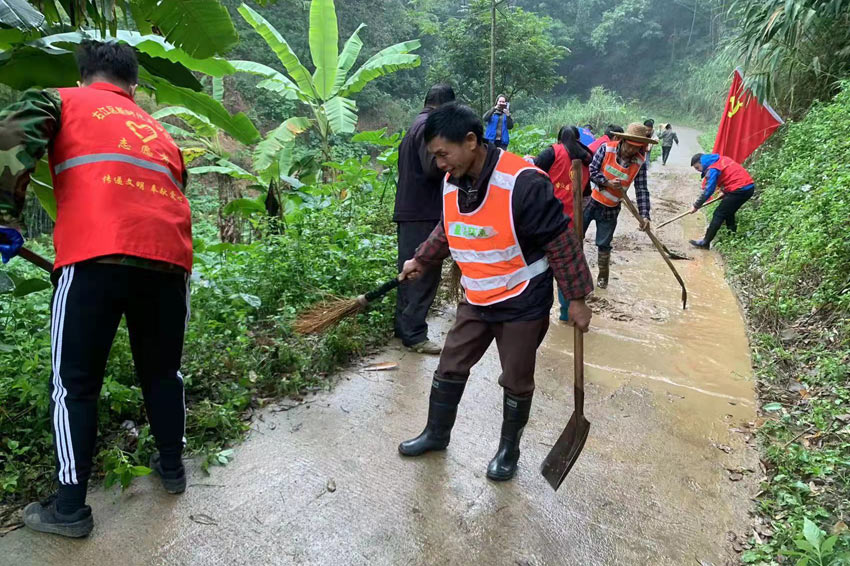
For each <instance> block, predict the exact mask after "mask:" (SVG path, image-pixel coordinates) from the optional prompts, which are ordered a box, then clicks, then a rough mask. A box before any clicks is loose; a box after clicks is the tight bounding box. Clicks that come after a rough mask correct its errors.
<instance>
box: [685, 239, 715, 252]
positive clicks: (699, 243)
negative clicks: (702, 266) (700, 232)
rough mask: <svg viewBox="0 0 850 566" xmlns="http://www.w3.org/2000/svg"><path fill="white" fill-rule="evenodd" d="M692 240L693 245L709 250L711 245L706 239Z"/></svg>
mask: <svg viewBox="0 0 850 566" xmlns="http://www.w3.org/2000/svg"><path fill="white" fill-rule="evenodd" d="M690 242H691V245H692V246H693V247H695V248H700V249H702V250H707V249H709V248H710V247H711V245H710V244H708V243H706V242H705V240H690Z"/></svg>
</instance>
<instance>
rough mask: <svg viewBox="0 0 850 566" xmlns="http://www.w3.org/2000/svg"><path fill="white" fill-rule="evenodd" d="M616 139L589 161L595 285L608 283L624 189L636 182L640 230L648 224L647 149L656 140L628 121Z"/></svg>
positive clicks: (589, 216)
mask: <svg viewBox="0 0 850 566" xmlns="http://www.w3.org/2000/svg"><path fill="white" fill-rule="evenodd" d="M614 136H615V141H610V142H608V143H606V144H602V145H601V146H599V149H597V150H596V153H595V154H594V155H593V161H592V162H591V163H590V182H591V184H592V187H593V191H592V193H591V200H590V202H589V203H588V204H587V206H585V207H584V231H585V232H587V229H588V227H589V226H590V223H591V222H593V221H595V222H596V247H597V250H598V255H597V258H598V264H599V278H598V279H597V281H596V286H597V287H599V288H600V289H604V288H606V287H607V286H608V275H609V271H610V268H609V266H610V263H611V242H612V241H613V240H614V231H615V230H616V229H617V217H618V216H619V214H620V206H621V205H620V201H621V200H622V197H623V192H624V191H626V190H628V188H629V187H630V186H631V185H632V183H634V185H635V197H636V199H637V207H638V211H639V212H640V215H641V217H642V221H641V224H640V229H641V230H646V228H647V227H648V226H649V210H650V204H649V190H648V189H647V186H646V167H643V165H644V163H645V162H646V153H645V151H646V148H647V146H649V145H650V144H653V143H656V142H655V141H654V140H652V139H650V138H649V128H647V127H646V126H644V125H643V124H638V123H633V124H629V127H628V128H626V131H625V132H623V133H617V134H614Z"/></svg>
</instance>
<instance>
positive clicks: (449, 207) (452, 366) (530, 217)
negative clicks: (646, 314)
mask: <svg viewBox="0 0 850 566" xmlns="http://www.w3.org/2000/svg"><path fill="white" fill-rule="evenodd" d="M483 131H484V128H483V125H482V123H481V120H479V118H478V117H477V116H476V115H475V112H473V110H472V109H471V108H469V107H468V106H465V105H462V104H457V103H450V104H446V105H443V106H441V107H439V108H437V109H435V110H433V111H432V112H431V113H430V114H429V116H428V119H427V121H426V123H425V134H424V135H425V142H426V144H427V146H428V151H429V152H430V153H431V154H433V155H434V157H435V159H436V162H437V166H438V167H439V168H440V169H441V170H443V171H445V172H446V176H445V178H444V180H443V218H442V221H441V222H440V224H438V225H437V226H436V228H434V231H433V232H432V233H431V235H430V236H429V238H428V239H427V240H426V241H425V242H424V243H423V244H422V245H421V246H419V248H418V249H417V250H416V254H415V255H414V257H413V258H412V259H410V260H408V261H407V262H405V264H404V267H403V269H402V272H401V273H400V275H399V277H400V278H402V279H409V278H416V277H418V276H420V275H421V274H422V273H423V272H424V271H425V270H426V269H427V266H428V265H433V264H436V263H438V262H440V261H441V260H442V259H443V258H445V257H447V256H448V255H449V254H451V256H452V258H453V259H454V261H455V262H456V263H457V264H458V266H460V270H461V273H462V277H461V285H462V286H463V290H464V299H463V300H462V301H461V302H460V303H459V304H458V307H457V317H456V320H455V324H454V326H453V327H452V329H451V330H450V331H449V334H448V336H447V337H446V342H445V345H444V347H443V352H442V354H441V356H440V362H439V365H438V366H437V370H436V372H435V373H434V377H433V381H432V385H431V394H430V401H429V408H428V420H427V424H426V425H425V429H424V430H423V431H422V433H421V434H420V435H419V436H417V437H415V438H413V439H410V440H406V441H404V442H402V443H401V444H400V445H399V447H398V449H399V452H400V453H401V454H402V455H404V456H419V455H421V454H424V453H426V452H429V451H432V450H444V449H445V448H446V447H447V446H448V444H449V440H450V436H451V431H452V427H453V426H454V423H455V418H456V416H457V407H458V403H460V400H461V397H462V395H463V391H464V388H465V387H466V382H467V379H468V378H469V372H470V369H471V368H472V367H473V366H474V365H475V364H476V363H478V361H479V360H480V359H481V357H482V356H483V355H484V353H485V352H486V351H487V348H489V346H490V344H491V343H492V342H493V340H495V341H496V345H497V347H498V349H499V358H500V360H501V364H502V374H501V376H500V377H499V384H500V385H501V386H502V387H503V388H504V402H503V421H502V431H501V438H500V441H499V448H498V450H497V452H496V455H495V456H494V457H493V459H492V460H491V461H490V464H489V466H488V467H487V477H488V478H490V479H491V480H495V481H504V480H509V479H511V478H512V477H513V476H514V475H515V474H516V470H517V462H518V461H519V456H520V450H519V444H520V438H521V436H522V431H523V429H524V427H525V425H526V423H527V422H528V419H529V413H530V411H531V402H532V397H533V394H534V367H535V358H536V353H537V348H538V346H539V345H540V343H541V342H542V341H543V338H544V336H545V335H546V331H547V330H548V327H549V311H550V310H551V308H552V300H553V294H552V277H553V275H554V277H555V279H556V280H557V281H558V286H559V288H560V289H561V291H562V292H563V294H564V297H565V298H567V299H569V300H570V306H569V317H570V319H571V320H572V321H573V322H574V324H575V325H576V326H577V327H578V328H579V329H581V330H582V331H587V329H588V326H589V324H590V318H591V312H590V308H589V307H588V306H587V305H586V304H585V297H586V296H587V295H588V294H589V293H590V292H591V291H592V290H593V283H592V280H591V275H590V270H589V269H588V266H587V262H586V261H585V259H584V254H583V252H582V249H581V243H580V242H579V241H578V238H577V237H576V235H575V234H574V233H573V231H572V230H570V229H569V220H568V219H567V217H566V216H564V214H563V206H562V204H561V203H560V201H558V199H557V198H556V197H555V194H554V191H553V188H552V183H551V182H550V180H549V178H548V177H547V175H546V174H545V173H544V172H543V171H541V170H540V169H538V168H536V167H534V166H533V165H530V164H529V163H527V162H526V161H525V160H523V158H522V157H520V156H518V155H514V154H512V153H508V152H506V151H503V150H500V149H499V148H497V147H495V146H494V145H492V144H484V143H482V139H483Z"/></svg>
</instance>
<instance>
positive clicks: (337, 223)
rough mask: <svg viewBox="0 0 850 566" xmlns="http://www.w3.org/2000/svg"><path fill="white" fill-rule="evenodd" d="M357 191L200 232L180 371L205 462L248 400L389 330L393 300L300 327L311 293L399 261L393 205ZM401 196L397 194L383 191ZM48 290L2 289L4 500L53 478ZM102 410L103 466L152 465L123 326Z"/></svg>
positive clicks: (345, 290) (40, 491)
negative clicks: (308, 332) (236, 226)
mask: <svg viewBox="0 0 850 566" xmlns="http://www.w3.org/2000/svg"><path fill="white" fill-rule="evenodd" d="M357 195H358V197H357V201H356V202H357V205H356V206H353V205H352V204H353V203H352V202H349V200H348V199H346V200H344V201H338V200H327V201H325V202H323V203H322V205H321V206H318V207H315V208H310V209H305V210H304V211H303V214H301V215H299V217H300V218H299V220H298V221H297V222H290V223H288V225H287V228H286V230H285V231H282V232H281V228H280V227H279V224H278V223H277V222H269V221H266V220H259V221H257V220H254V221H253V222H254V225H255V231H256V233H257V234H258V235H259V237H258V238H257V239H256V240H255V241H254V243H252V244H250V245H245V246H234V245H228V244H226V245H218V246H212V245H206V244H204V243H203V239H201V240H197V241H196V247H197V249H196V268H195V274H194V275H193V283H192V316H191V320H190V322H189V326H188V332H187V334H186V341H185V350H184V357H183V368H182V371H183V374H184V378H185V384H186V402H187V406H188V419H187V435H186V436H187V439H188V450H189V452H191V453H195V454H199V455H201V456H204V458H205V459H204V464H209V463H222V462H226V461H227V459H228V457H229V456H228V454H227V451H226V450H225V451H223V448H224V447H225V446H226V445H227V444H229V443H231V442H232V441H234V440H236V439H238V438H239V437H241V435H242V434H243V433H244V432H245V430H246V429H247V421H246V417H247V416H248V414H249V413H250V410H251V409H252V408H254V407H257V406H260V405H261V404H263V403H264V400H265V399H268V398H273V397H277V396H281V395H287V394H294V395H298V394H299V393H301V392H304V391H305V390H308V389H312V388H316V387H323V386H324V385H323V379H324V378H325V377H326V376H327V375H328V373H330V372H331V371H333V370H334V369H336V368H338V367H339V366H340V364H342V363H344V362H345V361H346V360H348V359H349V358H350V357H351V356H352V354H354V353H358V352H362V351H363V350H364V349H366V348H368V347H370V346H371V345H373V344H376V343H378V342H380V341H383V340H385V339H386V338H387V337H388V336H389V332H390V329H391V326H392V325H391V320H392V308H391V301H390V300H385V301H384V302H383V303H380V304H378V305H377V306H375V307H374V308H371V309H370V310H369V311H368V312H367V313H365V314H362V315H359V316H358V317H357V318H356V319H354V320H351V321H347V322H343V323H342V324H341V325H340V326H339V327H337V328H336V329H334V330H332V331H330V332H328V333H327V334H325V335H323V336H321V337H308V338H304V337H300V336H297V335H294V334H293V332H292V330H291V323H292V321H293V319H294V317H295V315H296V313H297V312H298V311H299V310H301V309H303V308H304V307H306V306H307V305H309V304H312V303H313V302H315V301H318V300H320V299H321V298H323V297H325V296H327V294H334V295H341V296H350V295H357V294H359V293H362V292H364V291H366V290H368V289H370V288H373V287H375V286H376V285H377V284H378V283H380V282H383V281H384V280H386V279H387V278H388V277H391V276H392V274H393V273H394V271H395V237H394V234H393V225H392V222H391V219H390V213H391V210H390V205H389V204H384V205H380V204H379V198H380V194H379V192H378V191H377V190H375V192H372V189H371V186H368V185H367V186H364V187H357ZM192 200H193V202H195V203H196V204H197V205H196V206H195V207H194V212H195V215H196V223H195V235H196V237H198V236H201V237H202V238H203V237H204V236H206V237H210V236H212V235H214V234H216V230H215V226H214V224H212V223H211V221H210V216H209V215H208V214H206V213H207V212H211V211H214V210H215V206H214V203H213V204H212V205H211V206H206V204H209V203H207V200H210V199H208V198H204V197H203V196H202V195H196V196H194V197H193V198H192ZM392 200H393V199H392V195H389V196H388V197H387V198H385V199H384V203H391V202H392ZM207 209H209V210H207ZM10 266H11V273H12V274H13V275H17V276H18V277H19V278H24V279H25V278H41V279H44V275H42V274H40V273H37V272H36V271H35V270H34V268H31V267H29V266H28V265H26V264H25V263H24V262H23V261H22V260H20V259H18V260H15V261H14V262H12V263H11V264H10ZM49 302H50V292H49V290H44V291H40V292H37V293H34V294H31V295H28V296H26V297H21V298H14V297H11V296H10V295H0V320H2V321H3V324H2V326H0V497H1V498H2V499H0V501H2V503H6V504H14V503H20V502H23V501H25V500H26V499H28V498H31V497H34V496H37V495H44V494H45V493H46V492H48V491H49V490H50V489H51V483H52V481H53V476H54V474H53V471H52V470H53V464H52V451H51V450H52V449H51V437H50V425H49V423H50V420H49V417H48V377H49V372H50V340H49V332H48V331H49ZM99 413H100V414H99V424H100V441H99V445H98V450H99V451H100V454H99V456H98V459H97V460H98V463H97V472H98V473H99V474H103V475H106V476H107V479H108V480H109V482H110V483H111V482H121V483H122V484H125V482H129V481H130V480H131V479H132V476H134V475H139V474H141V473H146V470H143V469H141V468H140V467H139V466H142V465H145V464H146V463H147V457H148V455H149V454H150V453H151V451H152V450H153V449H154V446H153V439H152V438H151V437H150V434H149V430H148V426H147V425H146V424H145V423H146V418H145V416H144V411H143V404H142V396H141V391H140V389H139V387H138V385H137V384H136V381H135V377H134V374H133V366H132V356H131V353H130V348H129V343H128V340H127V332H126V330H125V329H124V328H123V326H122V328H121V329H120V330H119V333H118V337H117V339H116V341H115V344H114V345H113V348H112V351H111V353H110V358H109V364H108V367H107V371H106V379H105V383H104V387H103V392H102V395H101V402H100V405H99ZM127 421H129V422H127ZM122 423H125V424H124V426H122ZM2 522H3V521H2V508H0V523H2Z"/></svg>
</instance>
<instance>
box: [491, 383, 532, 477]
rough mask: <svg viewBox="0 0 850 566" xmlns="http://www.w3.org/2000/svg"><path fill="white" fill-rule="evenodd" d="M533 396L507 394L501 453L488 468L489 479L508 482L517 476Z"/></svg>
mask: <svg viewBox="0 0 850 566" xmlns="http://www.w3.org/2000/svg"><path fill="white" fill-rule="evenodd" d="M531 397H532V396H531V395H529V396H527V397H517V396H515V395H511V394H510V393H507V392H506V393H505V401H504V417H503V420H502V438H501V440H500V441H499V451H498V452H496V455H495V456H493V459H492V460H490V465H489V466H487V477H488V478H490V479H491V480H494V481H507V480H509V479H511V478H512V477H514V475H516V468H517V462H519V441H520V438H522V431H523V429H525V425H526V424H527V423H528V414H529V413H530V412H531Z"/></svg>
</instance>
